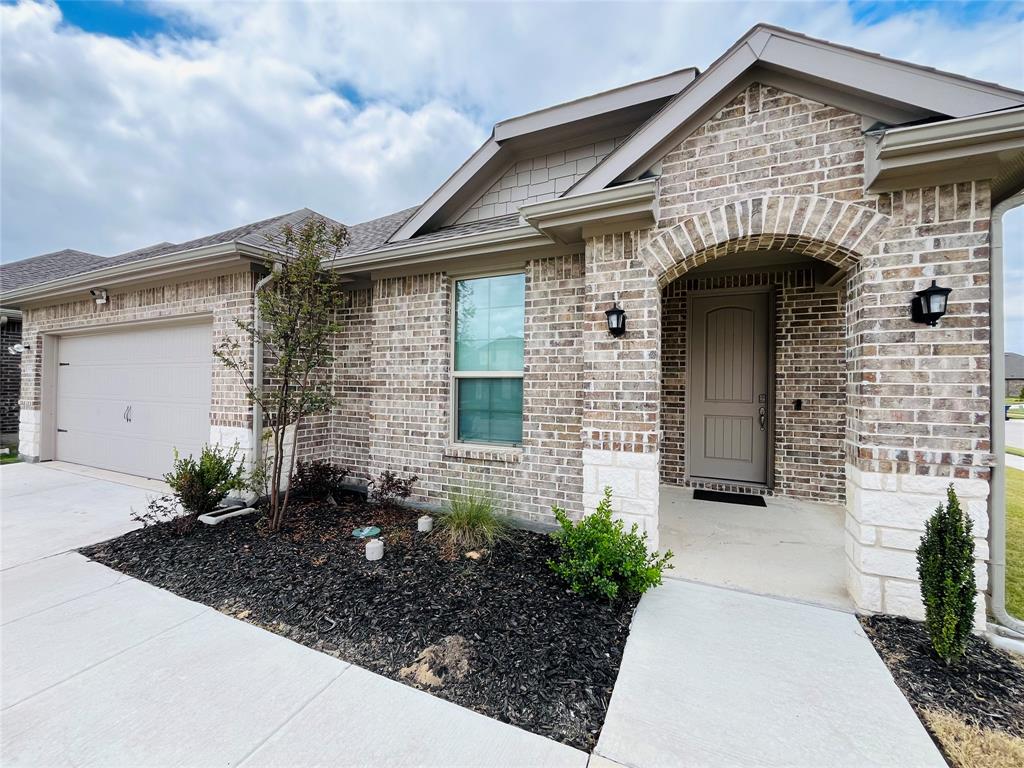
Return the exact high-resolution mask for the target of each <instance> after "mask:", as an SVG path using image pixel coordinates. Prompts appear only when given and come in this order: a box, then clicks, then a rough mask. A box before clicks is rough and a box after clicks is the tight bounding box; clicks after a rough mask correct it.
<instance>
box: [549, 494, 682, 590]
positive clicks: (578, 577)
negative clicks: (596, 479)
mask: <svg viewBox="0 0 1024 768" xmlns="http://www.w3.org/2000/svg"><path fill="white" fill-rule="evenodd" d="M552 511H553V512H554V513H555V518H556V519H557V520H558V524H559V525H560V526H561V529H560V530H558V531H555V532H554V533H553V534H551V535H552V538H554V540H555V541H556V542H558V546H559V549H560V552H559V557H558V560H557V561H556V560H551V561H549V562H548V565H550V566H551V568H552V569H553V570H554V571H555V573H557V574H558V575H559V576H561V577H562V578H563V579H565V580H566V581H567V582H568V583H569V586H570V587H571V588H572V591H573V592H577V593H583V594H593V595H600V596H603V597H607V598H608V599H609V600H614V599H615V598H616V597H618V596H619V595H620V594H636V595H641V594H643V593H644V592H646V591H647V590H648V589H650V588H651V587H655V586H657V585H658V584H661V574H662V571H664V570H665V569H666V568H671V567H672V566H671V565H670V564H669V562H668V561H669V560H670V559H671V558H672V551H671V550H669V551H667V552H665V554H664V555H659V554H658V553H656V552H655V553H653V554H652V553H650V552H648V551H647V534H646V533H643V534H638V533H637V526H636V523H634V524H633V526H632V528H630V530H629V533H626V531H625V528H624V526H623V524H622V521H621V520H613V519H612V489H611V488H608V487H606V488H605V489H604V498H603V499H602V500H601V503H600V504H598V505H597V510H596V511H595V512H594V513H593V514H591V515H587V516H586V517H584V518H583V519H582V520H580V521H578V522H575V523H574V522H573V521H572V520H570V519H569V516H568V515H567V514H566V513H565V510H564V509H559V508H558V507H553V508H552Z"/></svg>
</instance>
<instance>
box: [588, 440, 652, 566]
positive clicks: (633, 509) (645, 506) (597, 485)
mask: <svg viewBox="0 0 1024 768" xmlns="http://www.w3.org/2000/svg"><path fill="white" fill-rule="evenodd" d="M658 462H659V454H658V452H657V451H655V452H653V453H628V452H626V451H607V450H596V449H593V448H587V449H584V451H583V511H584V514H589V513H590V512H593V511H594V509H596V508H597V504H598V502H600V501H601V496H602V495H603V493H604V489H605V486H609V487H611V489H612V509H613V510H614V511H615V517H616V518H618V519H620V520H622V521H623V522H625V523H626V525H627V526H629V525H632V524H633V523H636V524H637V526H638V527H639V529H640V530H642V531H646V533H647V544H648V546H649V547H650V548H651V549H652V550H656V549H657V548H658V492H659V488H658Z"/></svg>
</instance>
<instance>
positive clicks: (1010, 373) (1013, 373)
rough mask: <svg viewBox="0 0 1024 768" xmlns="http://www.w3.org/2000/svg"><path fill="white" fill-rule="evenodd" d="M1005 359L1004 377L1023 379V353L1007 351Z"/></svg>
mask: <svg viewBox="0 0 1024 768" xmlns="http://www.w3.org/2000/svg"><path fill="white" fill-rule="evenodd" d="M1005 360H1006V362H1005V365H1006V378H1008V379H1024V355H1018V354H1017V353H1016V352H1007V353H1006V358H1005Z"/></svg>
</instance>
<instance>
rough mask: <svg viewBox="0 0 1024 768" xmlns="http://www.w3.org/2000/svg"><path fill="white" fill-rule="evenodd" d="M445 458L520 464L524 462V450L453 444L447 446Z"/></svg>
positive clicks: (495, 446)
mask: <svg viewBox="0 0 1024 768" xmlns="http://www.w3.org/2000/svg"><path fill="white" fill-rule="evenodd" d="M444 456H445V458H446V459H477V460H479V461H500V462H504V463H506V464H518V463H519V462H521V461H522V460H523V449H522V448H506V447H504V446H497V445H470V444H468V443H451V444H449V445H447V446H445V449H444Z"/></svg>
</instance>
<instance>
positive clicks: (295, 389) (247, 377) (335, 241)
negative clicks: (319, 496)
mask: <svg viewBox="0 0 1024 768" xmlns="http://www.w3.org/2000/svg"><path fill="white" fill-rule="evenodd" d="M348 238H349V235H348V230H346V229H345V228H344V227H341V226H332V225H329V224H328V223H327V222H326V221H324V219H322V218H320V217H318V216H313V217H310V218H309V219H307V220H306V221H305V222H304V223H303V224H302V226H301V227H299V228H298V229H295V228H293V227H291V226H290V225H286V226H284V227H282V228H281V231H280V234H279V235H277V236H275V237H272V238H270V245H271V250H272V252H273V255H272V256H270V257H268V258H267V260H266V266H267V269H268V270H272V271H273V274H274V280H273V282H272V283H271V284H270V285H269V286H267V287H266V288H264V289H263V290H262V291H260V293H259V295H258V296H257V297H256V301H257V303H258V307H259V313H260V320H261V322H260V324H259V326H257V325H256V324H255V323H254V322H253V321H241V320H239V321H236V322H237V324H238V327H239V328H240V329H241V330H242V331H243V332H244V334H245V336H246V337H247V340H248V346H247V347H243V345H242V344H241V343H240V342H239V341H238V340H237V339H231V340H227V341H224V342H222V343H221V345H220V347H219V348H218V349H217V350H216V352H215V354H216V356H217V358H218V359H219V360H220V361H221V362H222V363H223V364H224V365H225V366H227V367H228V368H230V369H231V370H234V371H236V372H237V373H238V374H239V376H240V377H241V379H242V382H243V383H244V385H245V387H246V391H247V393H248V396H249V400H250V401H252V402H254V403H256V405H257V406H258V407H259V408H260V409H261V410H262V411H263V413H264V414H265V418H266V420H267V427H268V429H269V432H270V440H269V448H270V449H271V451H272V455H271V456H270V457H269V460H268V462H267V466H266V467H265V471H266V472H267V474H268V475H269V477H268V482H267V485H268V486H269V487H268V491H269V498H270V529H271V530H272V531H277V530H280V528H281V524H282V523H283V522H284V518H285V513H286V512H287V509H288V490H287V489H286V490H285V492H284V494H283V496H282V493H281V487H282V485H283V480H284V479H287V480H288V481H289V482H288V487H289V488H290V487H291V482H290V481H291V478H292V474H293V472H294V471H295V452H296V451H295V448H296V443H297V441H298V436H299V431H300V429H301V427H302V423H303V421H304V420H305V419H306V418H307V417H309V416H311V415H313V414H316V413H323V412H325V411H327V410H329V409H330V407H331V405H332V404H333V403H334V393H333V391H332V387H331V382H330V379H329V377H328V376H327V375H326V369H327V367H328V366H330V364H331V363H332V362H334V355H333V351H332V346H333V344H332V338H333V337H334V335H335V334H337V333H338V331H339V330H340V329H341V326H340V325H339V324H338V323H337V322H336V320H335V309H336V306H337V304H338V301H339V298H340V296H341V285H342V283H341V279H340V277H339V276H338V275H337V274H336V273H335V272H334V271H332V270H331V269H329V266H330V263H331V262H333V261H334V259H336V258H337V256H338V252H339V251H340V250H341V249H342V248H343V247H344V246H345V244H346V243H347V242H348ZM254 341H259V342H261V343H262V345H263V350H264V354H263V358H264V365H265V370H264V375H263V381H254V380H253V375H252V360H251V358H252V349H253V342H254ZM289 427H293V428H294V432H293V433H292V436H291V445H290V446H289V447H290V449H291V450H290V456H288V457H286V450H285V448H286V442H287V440H286V437H287V434H288V429H289ZM286 458H287V462H286ZM286 464H287V465H286ZM261 469H264V468H259V467H258V468H256V470H257V471H260V470H261Z"/></svg>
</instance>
